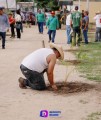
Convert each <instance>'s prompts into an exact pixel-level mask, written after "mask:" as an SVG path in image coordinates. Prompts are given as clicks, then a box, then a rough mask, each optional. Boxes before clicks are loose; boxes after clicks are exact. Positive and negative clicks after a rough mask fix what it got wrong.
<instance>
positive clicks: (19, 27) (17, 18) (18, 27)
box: [15, 10, 21, 39]
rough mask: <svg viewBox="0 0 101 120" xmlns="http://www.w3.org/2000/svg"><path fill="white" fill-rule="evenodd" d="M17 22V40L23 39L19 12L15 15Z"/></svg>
mask: <svg viewBox="0 0 101 120" xmlns="http://www.w3.org/2000/svg"><path fill="white" fill-rule="evenodd" d="M15 21H16V32H17V38H19V39H20V38H21V32H20V31H21V15H20V11H19V10H17V11H16V14H15Z"/></svg>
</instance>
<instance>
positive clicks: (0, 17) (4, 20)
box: [0, 7, 10, 49]
mask: <svg viewBox="0 0 101 120" xmlns="http://www.w3.org/2000/svg"><path fill="white" fill-rule="evenodd" d="M9 27H10V24H9V20H8V17H7V15H5V13H4V12H3V7H0V36H1V38H2V49H5V38H6V31H7V29H8V28H9Z"/></svg>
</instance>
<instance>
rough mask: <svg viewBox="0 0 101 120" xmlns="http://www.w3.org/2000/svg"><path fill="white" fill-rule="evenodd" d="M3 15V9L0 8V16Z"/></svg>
mask: <svg viewBox="0 0 101 120" xmlns="http://www.w3.org/2000/svg"><path fill="white" fill-rule="evenodd" d="M2 14H3V7H0V15H2Z"/></svg>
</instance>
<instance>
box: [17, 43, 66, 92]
mask: <svg viewBox="0 0 101 120" xmlns="http://www.w3.org/2000/svg"><path fill="white" fill-rule="evenodd" d="M56 59H62V60H63V59H64V53H63V49H62V47H61V46H59V45H56V44H54V43H50V48H41V49H38V50H36V51H34V52H33V53H31V54H30V55H28V56H27V57H25V58H24V60H23V61H22V63H21V65H20V69H21V71H22V74H23V75H24V76H25V77H26V79H24V78H22V77H20V78H19V87H20V88H22V89H26V88H27V86H28V87H31V88H32V89H35V90H44V89H46V84H45V81H44V76H43V74H44V72H47V77H48V80H49V82H50V85H51V87H52V88H53V90H57V86H56V85H55V83H54V74H53V71H54V67H55V64H56Z"/></svg>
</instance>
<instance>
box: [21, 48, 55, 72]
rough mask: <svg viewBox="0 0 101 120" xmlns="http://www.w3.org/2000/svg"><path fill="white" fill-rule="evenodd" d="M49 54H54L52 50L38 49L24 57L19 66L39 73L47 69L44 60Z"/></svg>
mask: <svg viewBox="0 0 101 120" xmlns="http://www.w3.org/2000/svg"><path fill="white" fill-rule="evenodd" d="M50 54H54V52H53V50H52V49H50V48H41V49H38V50H36V51H35V52H33V53H31V54H30V55H28V56H27V57H25V58H24V60H23V61H22V63H21V64H22V65H24V66H25V67H27V68H28V69H29V70H32V71H37V72H39V73H41V72H43V71H44V70H45V69H47V68H48V63H47V60H46V58H47V56H49V55H50Z"/></svg>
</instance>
